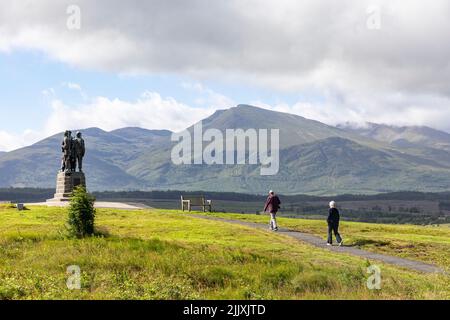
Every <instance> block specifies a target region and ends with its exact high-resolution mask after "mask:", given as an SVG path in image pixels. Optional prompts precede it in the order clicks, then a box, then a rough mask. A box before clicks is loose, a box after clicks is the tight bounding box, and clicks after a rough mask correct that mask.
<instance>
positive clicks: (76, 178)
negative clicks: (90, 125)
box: [47, 130, 86, 202]
mask: <svg viewBox="0 0 450 320" xmlns="http://www.w3.org/2000/svg"><path fill="white" fill-rule="evenodd" d="M61 152H62V158H61V170H60V171H59V172H58V175H57V177H56V192H55V195H54V197H53V199H49V200H47V202H62V201H69V200H70V196H71V194H72V191H73V188H75V187H76V186H79V185H82V186H85V187H86V177H85V175H84V172H83V158H84V155H85V153H86V147H85V144H84V139H83V138H82V134H81V132H77V133H76V136H75V138H74V137H72V132H71V131H69V130H67V131H65V132H64V137H63V140H62V142H61ZM77 167H78V171H77Z"/></svg>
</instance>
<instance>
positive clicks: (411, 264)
mask: <svg viewBox="0 0 450 320" xmlns="http://www.w3.org/2000/svg"><path fill="white" fill-rule="evenodd" d="M192 216H194V217H196V218H201V219H207V220H214V221H222V222H227V223H232V224H238V225H242V226H246V227H251V228H256V229H262V230H266V231H267V232H271V231H269V230H268V226H267V225H265V224H261V223H254V222H247V221H242V220H231V219H224V218H217V217H211V216H202V215H192ZM277 233H279V234H282V235H286V236H289V237H292V238H295V239H297V240H300V241H303V242H306V243H309V244H311V245H313V246H315V247H319V248H322V249H326V250H329V251H332V252H338V253H347V254H351V255H354V256H358V257H361V258H365V259H370V260H378V261H381V262H385V263H389V264H392V265H396V266H399V267H403V268H408V269H411V270H415V271H419V272H423V273H444V270H443V269H441V268H439V267H437V266H435V265H432V264H428V263H424V262H420V261H414V260H408V259H403V258H399V257H394V256H389V255H386V254H379V253H373V252H369V251H365V250H361V249H358V248H355V247H347V246H345V245H344V246H342V247H339V246H327V245H326V242H325V241H324V240H323V239H322V238H320V237H318V236H315V235H312V234H309V233H303V232H298V231H292V230H288V229H284V228H279V229H278V232H277Z"/></svg>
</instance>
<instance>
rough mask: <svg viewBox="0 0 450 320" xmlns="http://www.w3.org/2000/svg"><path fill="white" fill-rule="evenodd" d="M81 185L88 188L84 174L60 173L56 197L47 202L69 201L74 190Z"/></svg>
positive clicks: (57, 178) (57, 179) (57, 180)
mask: <svg viewBox="0 0 450 320" xmlns="http://www.w3.org/2000/svg"><path fill="white" fill-rule="evenodd" d="M80 185H82V186H84V187H86V178H85V176H84V173H83V172H59V173H58V176H57V177H56V193H55V196H54V197H53V199H49V200H47V202H61V201H69V200H70V196H71V195H72V191H73V189H74V188H75V187H77V186H80Z"/></svg>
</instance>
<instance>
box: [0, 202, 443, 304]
mask: <svg viewBox="0 0 450 320" xmlns="http://www.w3.org/2000/svg"><path fill="white" fill-rule="evenodd" d="M66 215H67V212H66V210H65V209H62V208H46V207H30V208H29V210H26V211H21V212H19V211H17V210H15V209H12V208H7V207H5V206H0V299H336V298H338V299H450V289H449V288H450V281H449V278H448V277H447V276H444V275H424V274H419V273H416V272H412V271H408V270H404V269H400V268H396V267H392V266H389V265H383V264H379V263H377V264H378V265H380V267H381V269H382V289H381V290H375V291H374V290H369V289H367V287H366V279H367V277H368V276H369V275H368V274H367V273H366V268H367V266H368V264H369V263H370V262H368V261H365V260H363V259H360V258H357V257H353V256H348V255H342V254H336V253H332V252H329V251H327V250H322V249H319V248H315V247H312V246H309V245H307V244H303V243H300V242H298V241H296V240H294V239H291V238H289V237H285V236H282V235H278V234H273V233H269V232H265V231H261V230H254V229H252V228H246V227H242V226H235V225H230V224H226V223H222V222H216V221H208V220H202V219H196V218H193V217H190V216H189V215H186V214H182V213H180V212H175V211H161V210H153V211H150V210H138V211H121V210H113V209H100V210H98V212H97V217H98V219H97V230H98V236H96V237H92V238H87V239H81V240H80V239H70V238H67V237H66V236H65V229H64V222H65V220H66ZM70 265H78V266H80V268H81V274H82V289H81V290H69V289H67V286H66V280H67V274H66V268H67V267H68V266H70Z"/></svg>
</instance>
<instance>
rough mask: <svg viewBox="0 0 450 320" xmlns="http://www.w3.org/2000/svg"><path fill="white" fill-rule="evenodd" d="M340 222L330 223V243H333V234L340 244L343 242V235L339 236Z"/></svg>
mask: <svg viewBox="0 0 450 320" xmlns="http://www.w3.org/2000/svg"><path fill="white" fill-rule="evenodd" d="M338 229H339V221H328V243H329V244H332V243H333V232H334V235H335V236H336V241H337V242H338V243H341V242H342V238H341V235H340V234H339V230H338Z"/></svg>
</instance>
